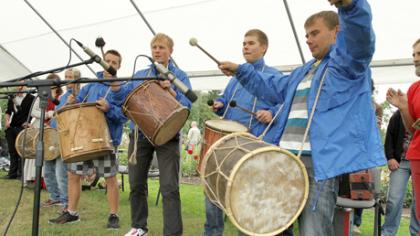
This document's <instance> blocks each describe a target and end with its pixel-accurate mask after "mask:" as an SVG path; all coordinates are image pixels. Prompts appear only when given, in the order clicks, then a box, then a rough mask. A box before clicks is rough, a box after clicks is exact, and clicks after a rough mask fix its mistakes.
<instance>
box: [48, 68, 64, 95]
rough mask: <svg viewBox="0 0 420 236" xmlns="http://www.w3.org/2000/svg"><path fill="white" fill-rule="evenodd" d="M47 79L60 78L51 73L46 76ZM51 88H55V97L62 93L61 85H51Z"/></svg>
mask: <svg viewBox="0 0 420 236" xmlns="http://www.w3.org/2000/svg"><path fill="white" fill-rule="evenodd" d="M47 79H60V76H59V75H58V74H56V73H51V74H49V75H48V76H47ZM53 88H54V89H56V96H57V97H58V96H60V95H61V94H63V89H62V88H61V87H53Z"/></svg>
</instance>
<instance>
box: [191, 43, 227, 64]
mask: <svg viewBox="0 0 420 236" xmlns="http://www.w3.org/2000/svg"><path fill="white" fill-rule="evenodd" d="M190 45H191V46H193V47H194V46H196V47H198V48H199V49H200V50H201V51H203V52H204V53H205V54H206V55H207V56H209V57H210V59H212V60H213V61H214V62H216V64H217V65H220V62H219V61H218V60H217V59H216V58H215V57H213V56H212V55H211V54H210V53H208V52H207V51H206V50H204V48H202V47H201V46H200V45H199V44H198V41H197V39H196V38H191V39H190Z"/></svg>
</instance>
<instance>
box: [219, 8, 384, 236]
mask: <svg viewBox="0 0 420 236" xmlns="http://www.w3.org/2000/svg"><path fill="white" fill-rule="evenodd" d="M329 2H330V4H334V5H335V6H336V7H337V8H338V15H337V14H336V13H335V12H332V11H322V12H319V13H316V14H314V15H312V16H311V17H309V18H308V19H307V20H306V22H305V31H306V38H307V41H306V43H307V44H308V46H309V49H310V50H311V53H312V56H313V57H314V59H313V60H311V61H309V62H307V63H305V64H304V65H303V66H301V67H299V68H297V69H295V70H293V71H292V73H291V74H290V75H288V76H283V77H282V76H277V75H267V74H265V73H261V72H259V71H258V70H255V69H254V67H253V66H252V65H251V64H247V63H246V64H242V65H237V64H234V63H231V62H222V63H221V65H220V66H219V68H220V69H221V70H222V71H223V72H224V73H225V74H226V75H232V74H235V75H236V77H237V79H238V80H239V82H240V83H241V84H242V85H243V86H244V87H245V88H246V89H247V90H248V91H250V92H251V93H253V94H254V95H256V96H258V97H259V98H261V99H263V100H266V101H271V102H277V101H279V99H280V102H284V107H283V112H282V113H281V114H280V117H279V120H278V121H277V122H278V125H277V126H276V128H277V137H278V140H279V142H278V144H279V146H280V147H281V148H284V149H287V150H290V151H291V152H293V153H295V154H298V156H300V158H301V160H302V161H303V162H304V164H305V166H306V169H307V172H308V175H309V184H310V190H309V197H308V201H307V203H306V206H305V208H304V210H303V212H302V214H301V216H300V218H299V231H300V235H334V227H333V216H334V207H335V203H336V198H337V192H338V181H337V178H336V176H338V175H341V174H344V173H349V172H354V171H359V170H362V169H368V168H373V167H376V166H380V165H384V164H385V163H386V161H385V157H384V152H383V147H382V143H381V140H380V135H379V131H378V128H377V126H376V119H375V113H374V110H373V108H372V105H371V104H372V102H371V91H370V88H371V85H370V78H371V73H370V69H369V63H370V62H371V60H372V56H373V52H374V47H375V36H374V33H373V29H372V15H371V10H370V6H369V4H368V3H367V1H366V0H343V1H338V0H329ZM339 23H340V25H339ZM320 86H321V87H320ZM315 101H317V104H316V108H314V103H315ZM308 124H309V125H310V126H309V125H308ZM308 127H309V130H307V129H308ZM306 131H309V132H308V134H309V136H308V137H307V138H306V134H307V132H306ZM304 137H305V138H304Z"/></svg>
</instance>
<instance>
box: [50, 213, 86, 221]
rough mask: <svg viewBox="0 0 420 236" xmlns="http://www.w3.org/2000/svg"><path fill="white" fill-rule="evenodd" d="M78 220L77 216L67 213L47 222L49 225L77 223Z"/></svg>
mask: <svg viewBox="0 0 420 236" xmlns="http://www.w3.org/2000/svg"><path fill="white" fill-rule="evenodd" d="M79 221H80V218H79V215H72V214H70V213H69V212H68V211H66V212H64V213H63V214H62V215H60V216H59V217H57V218H55V219H51V220H49V221H48V223H50V224H66V223H75V222H79Z"/></svg>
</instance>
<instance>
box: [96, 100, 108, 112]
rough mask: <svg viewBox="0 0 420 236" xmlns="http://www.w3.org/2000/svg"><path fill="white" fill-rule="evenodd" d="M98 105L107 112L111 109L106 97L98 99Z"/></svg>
mask: <svg viewBox="0 0 420 236" xmlns="http://www.w3.org/2000/svg"><path fill="white" fill-rule="evenodd" d="M96 107H97V108H98V109H99V110H101V111H103V112H107V111H108V110H109V104H108V102H107V101H106V100H105V99H104V98H100V99H99V100H97V101H96Z"/></svg>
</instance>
